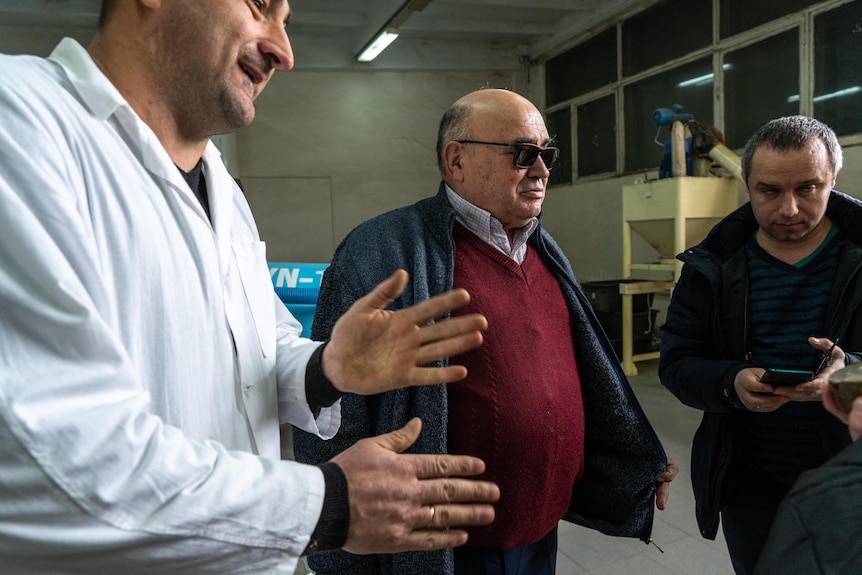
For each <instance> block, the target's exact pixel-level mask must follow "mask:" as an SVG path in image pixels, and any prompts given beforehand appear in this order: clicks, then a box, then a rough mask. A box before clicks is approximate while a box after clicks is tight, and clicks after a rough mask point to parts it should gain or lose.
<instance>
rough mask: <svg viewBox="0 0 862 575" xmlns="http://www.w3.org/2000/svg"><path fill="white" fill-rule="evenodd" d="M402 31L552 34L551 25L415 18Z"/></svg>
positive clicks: (552, 28) (514, 34)
mask: <svg viewBox="0 0 862 575" xmlns="http://www.w3.org/2000/svg"><path fill="white" fill-rule="evenodd" d="M401 28H402V30H409V31H410V32H420V33H421V32H423V31H427V32H431V33H432V35H433V33H434V32H439V31H440V30H445V31H446V32H464V33H474V34H505V35H509V36H531V35H536V34H538V35H543V34H552V33H553V32H554V30H555V27H554V26H553V25H549V24H540V23H536V22H521V23H513V22H502V21H493V20H448V19H443V18H427V17H422V18H419V17H416V18H412V19H411V20H410V21H409V22H407V23H405V24H404V25H403V26H402V27H401Z"/></svg>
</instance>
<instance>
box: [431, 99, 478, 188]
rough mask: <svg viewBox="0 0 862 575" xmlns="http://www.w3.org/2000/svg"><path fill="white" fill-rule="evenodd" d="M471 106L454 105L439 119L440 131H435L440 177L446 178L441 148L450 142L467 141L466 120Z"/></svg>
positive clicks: (467, 129)
mask: <svg viewBox="0 0 862 575" xmlns="http://www.w3.org/2000/svg"><path fill="white" fill-rule="evenodd" d="M471 110H472V106H471V105H470V104H466V103H463V104H454V105H453V106H452V107H450V108H449V109H448V110H446V112H445V113H444V114H443V117H442V118H441V119H440V129H439V130H437V167H438V168H439V169H440V175H442V176H443V177H446V166H445V163H444V160H443V148H445V147H446V144H448V143H449V142H452V141H458V140H469V139H470V127H469V125H468V123H469V122H468V119H469V117H470V111H471Z"/></svg>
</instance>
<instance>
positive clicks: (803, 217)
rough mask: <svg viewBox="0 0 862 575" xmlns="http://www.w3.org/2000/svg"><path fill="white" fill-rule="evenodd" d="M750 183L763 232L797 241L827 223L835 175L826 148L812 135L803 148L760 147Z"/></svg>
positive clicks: (751, 194)
mask: <svg viewBox="0 0 862 575" xmlns="http://www.w3.org/2000/svg"><path fill="white" fill-rule="evenodd" d="M746 184H747V186H748V195H749V197H750V199H751V207H752V208H753V209H754V217H755V219H756V220H757V223H758V225H759V226H760V230H761V232H762V233H764V234H766V235H768V236H769V237H770V238H771V239H772V240H775V241H777V242H786V243H793V242H800V241H803V240H804V239H805V238H806V237H807V236H808V235H809V234H810V233H811V231H812V230H814V229H816V228H817V226H818V225H820V224H821V222H823V216H824V215H825V213H826V204H827V202H828V200H829V192H830V191H831V190H832V187H833V186H834V185H835V175H834V174H833V173H832V168H831V167H830V164H829V154H828V152H827V150H826V147H825V146H824V145H823V143H822V142H821V141H820V140H819V139H817V138H812V140H811V141H810V142H809V143H808V145H807V146H805V147H804V148H803V149H801V150H787V151H776V150H773V149H771V148H769V147H767V146H761V147H760V148H758V149H757V150H756V151H755V152H754V156H753V157H752V160H751V170H750V173H749V175H748V178H747V180H746Z"/></svg>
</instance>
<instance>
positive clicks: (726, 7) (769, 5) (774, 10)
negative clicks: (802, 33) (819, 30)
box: [719, 0, 814, 38]
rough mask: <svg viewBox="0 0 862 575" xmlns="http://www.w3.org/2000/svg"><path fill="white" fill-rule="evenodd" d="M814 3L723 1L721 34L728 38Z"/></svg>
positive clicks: (807, 0) (798, 0) (797, 0)
mask: <svg viewBox="0 0 862 575" xmlns="http://www.w3.org/2000/svg"><path fill="white" fill-rule="evenodd" d="M813 3H814V2H812V1H811V0H756V1H752V0H721V6H720V7H719V10H720V14H721V16H720V18H719V22H720V23H721V31H720V32H719V34H720V35H721V37H722V38H728V37H730V36H733V35H734V34H739V33H740V32H745V31H746V30H751V29H752V28H756V27H757V26H760V25H761V24H766V23H767V22H769V21H770V20H775V19H776V18H781V17H782V16H787V15H788V14H792V13H793V12H797V11H799V10H802V9H803V8H808V7H809V6H811V4H813Z"/></svg>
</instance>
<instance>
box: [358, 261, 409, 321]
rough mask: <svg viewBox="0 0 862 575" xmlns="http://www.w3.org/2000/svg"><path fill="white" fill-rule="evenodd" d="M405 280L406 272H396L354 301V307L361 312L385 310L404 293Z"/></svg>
mask: <svg viewBox="0 0 862 575" xmlns="http://www.w3.org/2000/svg"><path fill="white" fill-rule="evenodd" d="M407 279H408V275H407V272H406V271H404V270H396V271H395V273H393V274H392V275H391V276H389V277H388V278H386V279H385V280H383V281H382V282H380V283H379V284H377V286H375V288H374V289H373V290H371V291H370V292H369V293H368V294H366V295H365V296H364V297H361V298H359V299H358V300H356V302H355V303H354V306H357V309H359V310H361V311H363V312H368V311H373V310H381V309H386V306H388V305H389V304H390V303H392V301H393V300H394V299H395V298H397V297H398V296H399V295H401V292H403V291H404V287H405V286H406V285H407Z"/></svg>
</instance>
